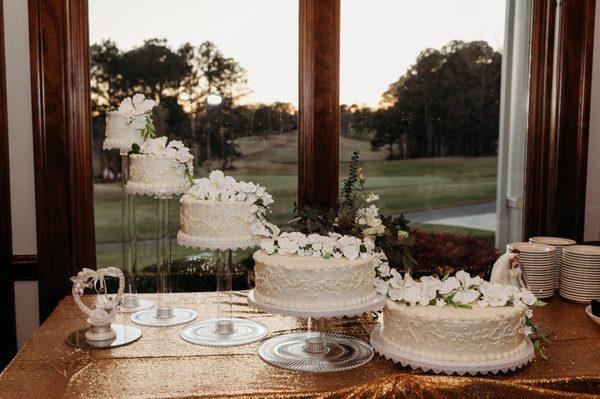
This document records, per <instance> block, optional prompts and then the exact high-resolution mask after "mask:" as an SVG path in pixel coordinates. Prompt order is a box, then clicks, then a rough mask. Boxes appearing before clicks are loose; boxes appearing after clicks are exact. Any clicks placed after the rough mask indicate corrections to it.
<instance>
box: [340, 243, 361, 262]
mask: <svg viewBox="0 0 600 399" xmlns="http://www.w3.org/2000/svg"><path fill="white" fill-rule="evenodd" d="M342 254H344V256H345V257H346V258H348V259H350V260H354V259H356V258H358V255H359V254H360V247H359V246H358V245H346V246H345V247H343V248H342Z"/></svg>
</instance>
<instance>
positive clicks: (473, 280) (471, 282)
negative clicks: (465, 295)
mask: <svg viewBox="0 0 600 399" xmlns="http://www.w3.org/2000/svg"><path fill="white" fill-rule="evenodd" d="M454 276H455V277H456V278H457V279H458V281H460V284H461V285H462V287H463V289H464V290H466V289H468V288H471V287H474V286H475V287H477V286H479V285H480V284H481V282H482V281H483V280H482V279H481V277H479V276H477V277H471V275H470V274H469V273H467V272H466V271H464V270H459V271H458V272H456V274H455V275H454Z"/></svg>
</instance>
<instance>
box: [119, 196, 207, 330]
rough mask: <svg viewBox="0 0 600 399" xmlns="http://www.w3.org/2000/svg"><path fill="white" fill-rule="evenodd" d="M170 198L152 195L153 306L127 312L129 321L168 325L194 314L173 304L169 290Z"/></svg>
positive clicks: (196, 315)
mask: <svg viewBox="0 0 600 399" xmlns="http://www.w3.org/2000/svg"><path fill="white" fill-rule="evenodd" d="M170 199H171V198H170V197H156V220H155V223H156V290H157V293H158V295H157V302H156V306H155V307H154V309H144V310H139V311H137V312H135V313H133V314H132V315H131V321H133V322H134V323H136V324H140V325H143V326H150V327H169V326H177V325H181V324H187V323H189V322H191V321H194V320H195V319H196V317H198V313H196V311H194V310H192V309H186V308H180V307H175V306H173V305H172V304H171V303H170V302H171V301H170V298H169V295H167V294H169V293H170V292H171V234H170V209H169V208H170Z"/></svg>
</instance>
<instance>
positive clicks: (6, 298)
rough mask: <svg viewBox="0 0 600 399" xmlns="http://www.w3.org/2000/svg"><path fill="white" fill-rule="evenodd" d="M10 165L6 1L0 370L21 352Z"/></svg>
mask: <svg viewBox="0 0 600 399" xmlns="http://www.w3.org/2000/svg"><path fill="white" fill-rule="evenodd" d="M11 235H12V231H11V220H10V165H9V158H8V113H7V109H6V63H5V57H4V2H3V0H0V291H1V292H0V325H2V328H0V351H1V353H0V369H3V368H4V367H5V366H6V365H7V364H8V362H10V360H11V359H12V358H13V356H14V355H15V354H16V352H17V333H16V325H15V294H14V285H13V282H12V279H11V271H10V265H11V256H12V239H11Z"/></svg>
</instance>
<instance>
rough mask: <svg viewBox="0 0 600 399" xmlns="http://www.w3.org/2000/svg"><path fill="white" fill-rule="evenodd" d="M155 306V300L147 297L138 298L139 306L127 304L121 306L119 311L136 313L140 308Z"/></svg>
mask: <svg viewBox="0 0 600 399" xmlns="http://www.w3.org/2000/svg"><path fill="white" fill-rule="evenodd" d="M153 306H154V302H152V301H149V300H147V299H141V298H137V306H134V307H129V306H125V305H121V306H119V312H121V313H134V312H138V311H140V310H146V309H150V308H152V307H153Z"/></svg>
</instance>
